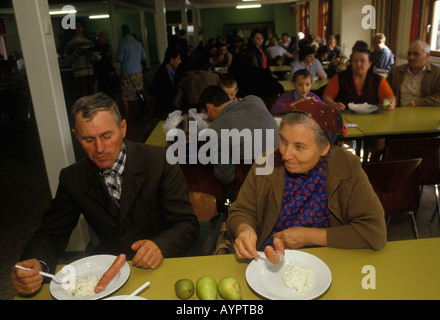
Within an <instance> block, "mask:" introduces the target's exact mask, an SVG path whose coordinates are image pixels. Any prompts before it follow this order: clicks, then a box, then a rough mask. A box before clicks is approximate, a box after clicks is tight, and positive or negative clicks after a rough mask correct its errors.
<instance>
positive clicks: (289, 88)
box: [279, 79, 330, 92]
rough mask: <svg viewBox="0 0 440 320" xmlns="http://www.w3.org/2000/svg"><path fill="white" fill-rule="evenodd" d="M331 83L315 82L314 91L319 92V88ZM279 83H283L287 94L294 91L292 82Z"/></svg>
mask: <svg viewBox="0 0 440 320" xmlns="http://www.w3.org/2000/svg"><path fill="white" fill-rule="evenodd" d="M329 82H330V80H329V79H325V80H316V81H313V84H312V90H318V89H319V88H321V87H323V86H325V85H327V84H328V83H329ZM279 83H281V85H282V86H283V88H284V91H286V92H287V91H292V90H293V85H292V81H290V80H281V81H279Z"/></svg>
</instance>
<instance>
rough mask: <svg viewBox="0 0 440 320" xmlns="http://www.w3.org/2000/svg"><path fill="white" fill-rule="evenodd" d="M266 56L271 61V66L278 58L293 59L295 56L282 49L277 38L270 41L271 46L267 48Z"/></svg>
mask: <svg viewBox="0 0 440 320" xmlns="http://www.w3.org/2000/svg"><path fill="white" fill-rule="evenodd" d="M266 55H267V59H269V64H270V65H272V61H273V60H274V59H275V58H276V57H278V56H281V57H286V58H292V57H293V55H292V54H290V53H289V52H287V50H286V49H284V48H283V47H281V46H280V45H279V44H278V40H277V39H276V38H272V39H270V40H269V46H268V47H267V48H266Z"/></svg>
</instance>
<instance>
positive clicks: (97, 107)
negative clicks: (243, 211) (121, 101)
mask: <svg viewBox="0 0 440 320" xmlns="http://www.w3.org/2000/svg"><path fill="white" fill-rule="evenodd" d="M99 111H109V112H110V113H111V114H112V115H113V116H114V117H115V120H116V123H117V124H118V125H120V124H121V122H122V117H121V114H120V113H119V109H118V105H117V104H116V102H115V101H114V100H113V99H112V98H110V97H109V96H108V95H106V94H105V93H102V92H98V93H95V94H92V95H90V96H84V97H82V98H79V99H78V100H77V101H76V102H75V103H74V104H73V106H72V111H71V114H72V117H73V120H74V121H76V116H77V115H78V114H81V117H82V118H84V119H87V120H88V121H91V120H92V119H93V118H94V117H95V115H96V114H97V113H98V112H99Z"/></svg>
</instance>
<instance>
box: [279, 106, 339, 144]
mask: <svg viewBox="0 0 440 320" xmlns="http://www.w3.org/2000/svg"><path fill="white" fill-rule="evenodd" d="M298 124H302V125H305V126H307V127H309V128H310V129H312V130H313V132H314V133H315V142H316V144H317V145H318V148H319V149H324V148H325V146H326V145H327V144H329V143H330V140H329V139H328V137H327V135H326V134H325V132H324V130H322V128H321V126H320V125H319V124H318V122H316V121H315V120H313V118H311V117H309V116H308V115H306V114H304V113H301V112H290V113H288V114H286V115H285V116H284V117H283V119H282V120H281V123H280V131H281V129H282V128H283V126H285V125H287V126H289V127H293V126H295V125H298Z"/></svg>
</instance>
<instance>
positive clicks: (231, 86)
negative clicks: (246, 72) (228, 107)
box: [219, 76, 238, 100]
mask: <svg viewBox="0 0 440 320" xmlns="http://www.w3.org/2000/svg"><path fill="white" fill-rule="evenodd" d="M219 85H220V87H221V88H222V89H223V90H224V91H225V92H226V93H227V94H228V96H229V99H231V100H238V98H237V92H238V85H237V81H236V80H235V79H234V78H232V77H228V76H226V77H224V78H221V79H220V83H219Z"/></svg>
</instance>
